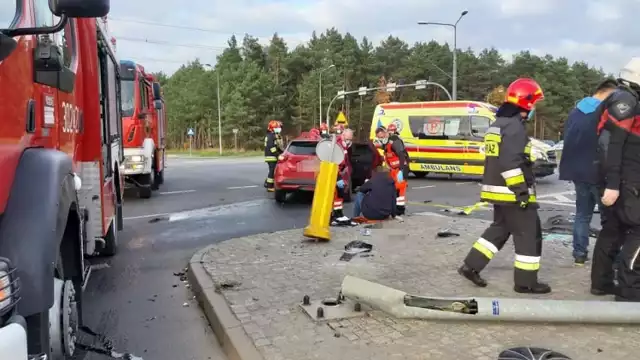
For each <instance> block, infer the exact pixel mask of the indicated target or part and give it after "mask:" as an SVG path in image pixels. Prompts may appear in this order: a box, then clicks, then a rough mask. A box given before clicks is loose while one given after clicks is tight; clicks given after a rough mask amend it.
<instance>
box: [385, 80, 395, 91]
mask: <svg viewBox="0 0 640 360" xmlns="http://www.w3.org/2000/svg"><path fill="white" fill-rule="evenodd" d="M396 86H397V84H396V83H394V82H393V83H388V84H387V91H388V92H394V91H396Z"/></svg>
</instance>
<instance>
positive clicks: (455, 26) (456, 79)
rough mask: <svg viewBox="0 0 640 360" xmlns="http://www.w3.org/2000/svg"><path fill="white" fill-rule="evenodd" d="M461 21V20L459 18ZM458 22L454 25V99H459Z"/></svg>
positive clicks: (452, 85)
mask: <svg viewBox="0 0 640 360" xmlns="http://www.w3.org/2000/svg"><path fill="white" fill-rule="evenodd" d="M460 18H462V16H461V17H460ZM458 21H460V20H458ZM457 52H458V23H457V22H456V24H455V25H453V79H452V81H451V83H452V84H451V88H452V89H451V92H452V93H453V94H452V95H453V100H454V101H455V100H458V54H457Z"/></svg>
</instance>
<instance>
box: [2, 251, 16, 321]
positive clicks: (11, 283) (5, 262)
mask: <svg viewBox="0 0 640 360" xmlns="http://www.w3.org/2000/svg"><path fill="white" fill-rule="evenodd" d="M19 293H20V286H19V282H18V278H17V271H16V269H15V268H13V267H11V263H10V262H9V259H6V258H0V315H2V314H5V313H7V312H9V310H11V309H12V308H13V307H15V306H16V304H17V303H18V300H19Z"/></svg>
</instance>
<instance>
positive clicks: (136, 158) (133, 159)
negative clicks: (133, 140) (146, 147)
mask: <svg viewBox="0 0 640 360" xmlns="http://www.w3.org/2000/svg"><path fill="white" fill-rule="evenodd" d="M127 161H129V162H134V163H141V162H143V161H144V157H142V156H140V155H132V156H127Z"/></svg>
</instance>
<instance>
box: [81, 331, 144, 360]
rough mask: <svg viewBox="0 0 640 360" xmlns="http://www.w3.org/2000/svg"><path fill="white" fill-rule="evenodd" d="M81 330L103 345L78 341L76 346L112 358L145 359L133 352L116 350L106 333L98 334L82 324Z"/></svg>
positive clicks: (125, 359)
mask: <svg viewBox="0 0 640 360" xmlns="http://www.w3.org/2000/svg"><path fill="white" fill-rule="evenodd" d="M79 330H80V331H82V332H83V333H85V334H87V335H89V336H91V337H92V338H94V339H95V340H97V341H98V342H99V343H100V345H101V346H93V345H87V344H82V343H76V348H78V349H80V350H83V351H86V352H92V353H95V354H100V355H105V356H108V357H110V358H111V359H123V360H144V359H143V358H141V357H139V356H136V355H133V354H131V353H127V352H125V353H120V352H117V351H115V350H114V346H113V341H111V340H110V339H108V338H107V337H106V336H105V335H102V334H98V333H96V332H95V331H93V330H91V329H90V328H89V327H87V326H80V327H79Z"/></svg>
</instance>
